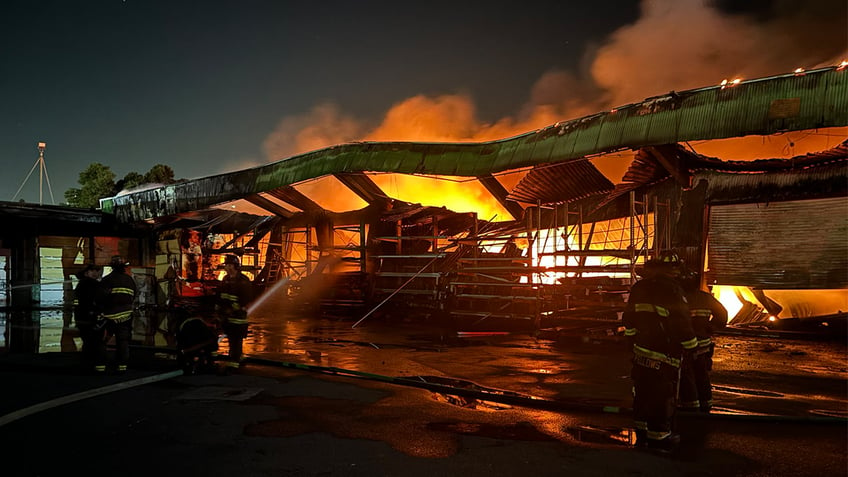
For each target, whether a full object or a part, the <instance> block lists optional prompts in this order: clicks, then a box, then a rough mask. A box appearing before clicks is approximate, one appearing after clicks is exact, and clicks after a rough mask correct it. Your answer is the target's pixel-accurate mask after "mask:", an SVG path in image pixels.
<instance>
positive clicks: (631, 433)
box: [567, 425, 636, 446]
mask: <svg viewBox="0 0 848 477" xmlns="http://www.w3.org/2000/svg"><path fill="white" fill-rule="evenodd" d="M567 431H568V434H569V435H571V437H573V438H575V439H577V440H578V441H581V442H588V443H592V444H615V445H625V446H634V445H636V431H635V430H634V429H630V428H618V427H596V426H588V425H581V426H574V427H569V428H568V429H567Z"/></svg>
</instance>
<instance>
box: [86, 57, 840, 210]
mask: <svg viewBox="0 0 848 477" xmlns="http://www.w3.org/2000/svg"><path fill="white" fill-rule="evenodd" d="M846 75H848V71H846V70H845V69H844V68H837V67H831V68H822V69H819V70H815V71H809V72H806V73H804V74H802V75H796V74H785V75H781V76H774V77H769V78H762V79H757V80H751V81H745V82H742V83H740V84H738V85H735V86H733V87H731V88H724V87H720V86H715V87H708V88H701V89H696V90H689V91H682V92H670V93H668V94H664V95H662V96H657V97H653V98H648V99H647V100H645V101H642V102H640V103H634V104H630V105H626V106H623V107H620V108H616V109H614V110H612V111H606V112H602V113H598V114H594V115H592V116H587V117H584V118H579V119H575V120H571V121H565V122H560V123H557V124H554V125H551V126H548V127H546V128H543V129H539V130H537V131H533V132H529V133H526V134H523V135H520V136H516V137H513V138H507V139H503V140H499V141H492V142H485V143H411V142H381V143H353V144H344V145H339V146H333V147H329V148H326V149H322V150H319V151H314V152H310V153H307V154H302V155H298V156H294V157H290V158H288V159H284V160H281V161H278V162H275V163H272V164H266V165H263V166H259V167H256V168H252V169H247V170H242V171H237V172H232V173H229V174H223V175H216V176H209V177H204V178H199V179H194V180H191V181H186V182H181V183H177V184H171V185H168V186H164V187H162V188H159V189H151V190H146V191H139V192H135V193H131V194H126V195H123V196H119V197H112V198H108V199H103V200H102V201H101V206H102V208H103V210H104V211H106V212H112V213H115V214H116V215H117V217H118V220H120V221H124V222H133V221H139V220H144V219H148V218H151V217H155V216H159V215H166V214H174V213H179V212H183V211H186V210H191V209H198V208H205V207H208V206H211V205H214V204H218V203H222V202H228V201H231V200H235V199H238V198H242V197H244V196H245V195H247V194H253V193H259V192H265V191H270V190H274V189H278V188H280V187H286V186H290V185H292V184H297V183H299V182H302V181H305V180H308V179H313V178H317V177H322V176H325V175H330V174H338V173H344V172H396V173H405V174H431V175H451V176H471V177H478V176H482V175H487V174H494V173H497V172H502V171H506V170H514V169H519V168H523V167H530V166H535V165H540V164H548V163H557V162H567V161H571V160H575V159H581V158H584V157H586V156H590V155H594V154H600V153H604V152H611V151H615V150H621V149H626V148H639V147H644V146H649V145H660V144H673V143H677V142H683V141H692V140H705V139H718V138H728V137H739V136H744V135H750V134H773V133H775V132H780V131H792V130H804V129H814V128H823V127H839V126H848V76H846Z"/></svg>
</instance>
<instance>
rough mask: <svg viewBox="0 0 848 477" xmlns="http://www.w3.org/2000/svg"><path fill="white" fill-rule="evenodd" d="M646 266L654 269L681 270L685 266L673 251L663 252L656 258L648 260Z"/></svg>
mask: <svg viewBox="0 0 848 477" xmlns="http://www.w3.org/2000/svg"><path fill="white" fill-rule="evenodd" d="M645 265H646V266H648V267H652V268H661V269H667V270H679V269H680V268H682V266H683V261H682V260H680V257H678V256H677V254H676V253H674V252H673V251H671V250H663V251H662V252H660V253H659V254H657V256H656V257H655V258H652V259H651V260H648V262H647V263H645Z"/></svg>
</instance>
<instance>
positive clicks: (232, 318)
mask: <svg viewBox="0 0 848 477" xmlns="http://www.w3.org/2000/svg"><path fill="white" fill-rule="evenodd" d="M224 270H225V271H226V272H227V275H226V276H225V277H224V279H223V280H222V281H221V284H220V285H219V286H218V303H217V305H216V307H217V309H218V315H219V317H220V319H221V325H222V328H223V330H224V333H225V334H226V335H227V342H228V343H229V353H228V359H227V360H226V361H224V366H226V367H232V368H238V367H239V366H240V365H241V360H242V343H243V342H244V338H245V337H246V336H247V329H248V321H247V318H248V317H247V307H248V305H249V304H250V302H251V301H253V283H252V282H251V281H250V279H249V278H248V277H247V275H245V274H244V273H242V272H241V263H240V262H239V259H238V257H236V256H235V255H227V256H226V258H225V259H224Z"/></svg>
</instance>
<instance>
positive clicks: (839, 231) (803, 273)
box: [707, 197, 848, 289]
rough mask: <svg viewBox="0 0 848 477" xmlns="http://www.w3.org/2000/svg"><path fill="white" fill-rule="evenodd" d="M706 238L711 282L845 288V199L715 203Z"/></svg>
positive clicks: (847, 270)
mask: <svg viewBox="0 0 848 477" xmlns="http://www.w3.org/2000/svg"><path fill="white" fill-rule="evenodd" d="M708 241H709V242H708V247H709V248H708V254H709V255H708V266H709V271H708V273H707V280H708V282H709V283H714V284H717V285H745V286H749V287H753V288H764V289H827V288H845V287H848V197H837V198H829V199H814V200H801V201H788V202H772V203H758V204H734V205H720V206H713V207H711V208H710V225H709V233H708Z"/></svg>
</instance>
